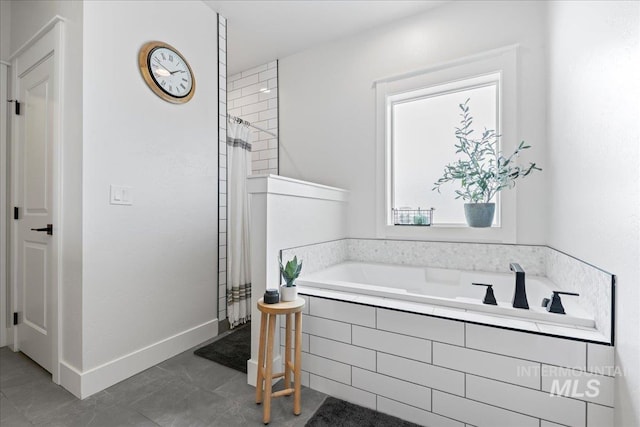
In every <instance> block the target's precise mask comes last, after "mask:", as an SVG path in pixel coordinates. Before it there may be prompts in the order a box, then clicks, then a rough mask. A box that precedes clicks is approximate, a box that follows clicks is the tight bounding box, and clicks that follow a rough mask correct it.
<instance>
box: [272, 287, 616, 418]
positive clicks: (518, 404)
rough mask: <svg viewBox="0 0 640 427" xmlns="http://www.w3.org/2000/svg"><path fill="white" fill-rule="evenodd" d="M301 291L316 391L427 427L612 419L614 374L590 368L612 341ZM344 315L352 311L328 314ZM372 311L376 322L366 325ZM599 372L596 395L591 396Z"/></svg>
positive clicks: (606, 356) (606, 358)
mask: <svg viewBox="0 0 640 427" xmlns="http://www.w3.org/2000/svg"><path fill="white" fill-rule="evenodd" d="M305 298H306V299H307V307H305V309H307V308H308V314H305V315H304V318H303V323H302V330H303V333H304V336H305V337H306V336H308V341H306V343H305V345H304V346H303V349H302V350H303V362H302V370H303V376H302V378H303V380H302V382H303V384H305V385H309V386H310V387H311V388H313V389H316V390H319V391H322V392H325V393H327V394H330V395H332V396H335V397H338V398H341V399H344V400H348V401H351V402H353V403H356V404H359V405H363V406H366V407H370V408H373V409H377V410H378V411H381V412H385V413H389V414H391V415H394V416H397V417H400V418H403V419H406V420H409V421H412V422H414V423H417V424H421V425H425V426H431V425H451V426H460V427H462V426H464V424H465V423H466V424H468V425H475V426H491V427H495V426H514V425H518V426H527V425H530V426H532V427H533V426H540V425H549V426H552V425H554V423H555V424H562V425H571V426H582V427H590V426H596V425H610V424H597V423H598V422H601V421H602V420H611V418H610V417H611V414H612V413H613V403H614V402H613V387H612V386H613V381H614V380H615V378H614V377H612V376H602V375H594V374H589V373H587V372H586V371H584V367H585V365H586V364H587V360H586V359H587V358H588V357H589V356H588V355H591V356H590V357H591V358H592V359H593V362H594V363H600V364H608V363H610V362H611V357H610V355H611V354H612V353H611V352H610V351H609V350H608V349H611V347H606V346H601V345H595V344H587V343H584V342H579V341H575V340H566V339H559V338H550V337H539V336H536V335H532V334H528V333H524V332H513V331H504V330H502V329H498V328H493V327H488V326H479V325H472V324H467V323H465V322H460V321H454V320H444V319H438V318H434V317H431V316H428V315H417V314H413V313H404V312H400V311H391V310H387V309H382V308H379V307H371V306H366V305H361V304H360V305H359V304H354V303H348V302H344V301H334V300H329V299H325V298H318V297H314V296H305ZM338 312H341V313H345V312H348V313H349V316H348V317H347V316H342V318H341V320H335V318H334V319H333V320H329V319H327V318H331V317H333V316H334V315H335V313H338ZM372 314H373V316H374V319H373V320H374V326H362V325H371V316H372ZM433 321H437V322H438V324H435V323H433ZM327 322H331V323H330V324H329V323H327ZM416 324H419V325H421V327H414V325H416ZM403 325H404V327H403ZM337 331H339V332H337ZM443 331H448V332H447V333H443ZM504 332H509V334H508V335H505V334H504ZM390 335H392V337H390ZM494 336H495V337H496V339H495V340H493V339H492V337H494ZM500 337H502V338H500ZM536 339H544V340H545V342H544V343H542V342H537V341H536ZM529 341H531V342H529ZM387 342H388V343H389V345H385V343H387ZM416 343H417V345H414V344H416ZM496 343H499V345H497V344H496ZM587 346H589V347H591V348H589V349H588V347H587ZM409 347H411V348H412V350H411V351H408V350H409ZM414 347H415V348H414ZM281 349H282V351H284V348H283V347H281ZM554 363H555V364H554ZM566 365H571V367H572V368H577V369H572V370H567V369H564V368H562V366H566ZM567 372H570V373H571V374H567V376H564V374H566V373H567ZM594 378H595V379H598V380H599V384H600V387H599V389H598V390H599V394H598V395H597V396H589V395H588V394H587V393H586V392H585V391H586V390H585V387H588V383H586V381H588V380H590V379H594ZM569 379H571V380H574V379H575V380H577V381H578V383H577V384H578V386H577V388H576V390H577V393H576V394H575V395H571V391H572V390H573V387H572V388H571V390H569V389H567V388H565V389H562V390H561V389H559V388H558V389H554V392H553V393H551V392H550V390H551V389H553V387H554V386H553V383H554V380H558V384H559V386H562V385H563V384H564V381H565V380H569ZM581 392H582V393H581ZM551 394H553V396H551ZM568 394H569V396H567V395H568Z"/></svg>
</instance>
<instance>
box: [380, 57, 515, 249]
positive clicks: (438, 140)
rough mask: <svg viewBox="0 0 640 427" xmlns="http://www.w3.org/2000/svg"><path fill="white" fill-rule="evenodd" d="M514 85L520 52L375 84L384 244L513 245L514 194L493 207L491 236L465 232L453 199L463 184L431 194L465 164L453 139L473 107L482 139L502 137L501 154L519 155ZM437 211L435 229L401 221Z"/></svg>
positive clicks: (460, 202) (459, 202)
mask: <svg viewBox="0 0 640 427" xmlns="http://www.w3.org/2000/svg"><path fill="white" fill-rule="evenodd" d="M515 77H516V48H515V47H509V48H504V49H498V50H496V51H491V52H487V53H483V54H479V55H475V56H474V57H471V58H465V59H461V60H458V61H454V62H452V63H449V64H443V65H438V66H435V67H432V68H431V69H428V70H422V71H418V72H412V73H409V74H406V75H402V76H396V77H392V78H388V79H383V80H380V81H377V82H375V87H376V102H377V141H378V142H377V144H378V150H377V154H378V167H377V183H378V185H377V196H378V199H377V200H378V202H377V204H376V218H377V220H376V221H377V224H378V225H377V230H378V233H377V234H378V237H408V238H425V237H427V238H434V239H441V240H448V239H456V240H459V239H464V240H468V241H474V240H475V241H486V240H491V241H503V242H512V241H515V220H516V218H515V190H509V191H507V192H504V193H500V194H499V195H498V196H497V197H496V200H493V201H494V202H496V215H495V218H494V223H493V226H492V227H491V228H488V229H470V228H469V227H467V225H466V220H465V217H464V208H463V204H464V201H463V200H462V199H456V198H455V196H456V194H455V190H456V189H457V188H459V187H458V185H459V184H458V183H448V184H445V185H444V186H442V187H441V191H440V193H438V192H437V191H432V188H433V187H434V185H433V184H434V183H435V182H436V181H437V180H438V179H439V178H440V177H441V176H442V174H443V171H444V166H445V165H446V164H448V163H451V162H452V161H455V160H456V158H457V156H459V155H458V154H456V153H455V150H456V149H455V146H454V144H456V143H457V139H456V138H455V133H454V132H455V128H456V127H458V126H459V125H460V118H461V117H460V108H459V105H460V104H463V103H464V102H465V101H466V100H467V99H469V100H470V101H469V107H470V109H471V114H472V116H473V118H474V121H473V129H474V130H475V132H476V134H477V133H481V132H482V131H483V130H484V129H485V128H486V129H493V130H496V132H497V133H498V134H500V135H502V138H501V139H500V141H498V143H499V144H500V146H499V147H498V149H499V150H503V151H509V150H511V149H512V148H515V145H514V144H515V142H516V140H517V131H516V129H517V127H516V118H517V116H516V110H517V107H516V99H515V94H516V89H515V88H516V84H515V83H516V81H515ZM432 207H433V208H435V211H434V212H433V219H432V221H431V223H430V224H429V225H430V226H429V227H424V226H420V225H424V224H422V220H420V221H411V220H409V221H407V218H406V216H403V215H405V213H406V212H407V211H408V212H411V211H414V212H415V211H416V210H418V209H420V210H426V209H429V208H432ZM394 212H395V213H396V215H395V216H394ZM427 212H428V211H427ZM398 213H400V214H398ZM409 215H411V213H410V214H409ZM416 215H417V214H416ZM427 215H428V214H427ZM427 217H428V216H427ZM399 222H400V223H402V224H403V225H413V226H410V227H401V226H398V225H396V224H398V223H399Z"/></svg>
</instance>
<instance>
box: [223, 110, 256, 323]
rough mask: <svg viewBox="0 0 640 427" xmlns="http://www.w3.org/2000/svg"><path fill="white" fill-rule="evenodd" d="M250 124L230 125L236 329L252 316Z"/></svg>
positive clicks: (230, 247) (230, 265) (231, 314)
mask: <svg viewBox="0 0 640 427" xmlns="http://www.w3.org/2000/svg"><path fill="white" fill-rule="evenodd" d="M249 136H250V132H249V127H248V126H247V125H245V124H242V123H237V122H236V121H235V120H229V123H228V125H227V157H228V158H227V167H228V170H227V177H228V178H227V185H228V189H227V206H228V215H227V317H228V319H229V326H230V327H231V328H234V327H236V326H238V325H240V324H242V323H246V322H247V321H249V320H250V319H251V268H250V259H249V253H250V248H249V195H248V194H247V176H248V175H249V172H250V170H251V144H250V143H249Z"/></svg>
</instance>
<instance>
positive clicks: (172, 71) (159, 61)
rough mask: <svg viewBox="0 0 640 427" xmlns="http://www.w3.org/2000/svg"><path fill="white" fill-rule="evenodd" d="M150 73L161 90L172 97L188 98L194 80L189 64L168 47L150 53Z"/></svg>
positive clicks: (158, 48)
mask: <svg viewBox="0 0 640 427" xmlns="http://www.w3.org/2000/svg"><path fill="white" fill-rule="evenodd" d="M149 71H150V72H151V77H153V80H154V81H155V82H156V83H157V84H158V85H159V86H160V89H162V90H163V91H165V92H166V93H167V94H169V95H171V96H175V97H176V98H181V97H184V96H187V95H188V94H189V92H191V88H192V87H193V79H192V77H191V72H190V71H189V67H188V66H187V63H186V62H185V60H184V59H182V57H181V56H180V55H178V54H177V53H176V52H174V51H172V50H171V49H167V48H166V47H157V48H155V49H153V50H152V51H151V52H150V53H149Z"/></svg>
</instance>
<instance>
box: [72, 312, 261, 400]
mask: <svg viewBox="0 0 640 427" xmlns="http://www.w3.org/2000/svg"><path fill="white" fill-rule="evenodd" d="M216 335H218V319H213V320H210V321H208V322H205V323H203V324H201V325H198V326H196V327H193V328H191V329H188V330H186V331H184V332H180V333H179V334H176V335H174V336H172V337H169V338H165V339H164V340H162V341H158V342H156V343H154V344H151V345H149V346H147V347H145V348H142V349H139V350H136V351H134V352H132V353H129V354H127V355H125V356H122V357H119V358H118V359H114V360H112V361H110V362H107V363H105V364H103V365H100V366H97V367H95V368H91V369H88V370H86V371H84V372H80V371H78V370H77V369H76V368H74V367H73V366H71V365H68V364H67V363H66V362H64V361H62V362H61V363H60V385H61V386H63V387H64V388H66V389H67V390H69V391H70V392H71V393H73V394H74V395H75V396H76V397H78V398H80V399H84V398H86V397H89V396H91V395H92V394H95V393H97V392H99V391H102V390H104V389H106V388H108V387H111V386H112V385H114V384H117V383H119V382H120V381H122V380H125V379H127V378H129V377H131V376H133V375H135V374H137V373H139V372H142V371H144V370H145V369H148V368H150V367H152V366H154V365H157V364H158V363H160V362H163V361H165V360H167V359H169V358H170V357H173V356H175V355H176V354H179V353H182V352H183V351H186V350H188V349H190V348H191V347H194V346H196V345H198V344H200V343H202V342H204V341H206V340H209V339H211V338H213V337H215V336H216ZM254 381H255V379H254Z"/></svg>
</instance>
